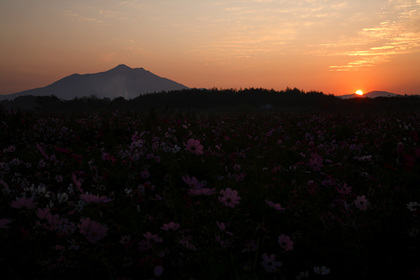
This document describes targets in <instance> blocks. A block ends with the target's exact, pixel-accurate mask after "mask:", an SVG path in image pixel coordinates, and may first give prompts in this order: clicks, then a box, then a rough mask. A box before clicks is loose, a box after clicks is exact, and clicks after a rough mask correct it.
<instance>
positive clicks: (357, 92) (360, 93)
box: [355, 89, 363, 95]
mask: <svg viewBox="0 0 420 280" xmlns="http://www.w3.org/2000/svg"><path fill="white" fill-rule="evenodd" d="M355 93H356V94H357V95H363V91H361V90H360V89H359V90H357V91H356V92H355Z"/></svg>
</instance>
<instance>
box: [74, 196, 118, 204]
mask: <svg viewBox="0 0 420 280" xmlns="http://www.w3.org/2000/svg"><path fill="white" fill-rule="evenodd" d="M80 199H81V200H83V201H84V202H88V203H89V202H93V203H105V202H110V201H112V199H110V198H108V197H106V196H96V195H93V194H81V195H80Z"/></svg>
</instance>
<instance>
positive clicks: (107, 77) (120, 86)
mask: <svg viewBox="0 0 420 280" xmlns="http://www.w3.org/2000/svg"><path fill="white" fill-rule="evenodd" d="M182 89H188V87H187V86H184V85H182V84H180V83H177V82H175V81H172V80H169V79H167V78H163V77H160V76H157V75H155V74H153V73H151V72H149V71H147V70H145V69H143V68H131V67H128V66H127V65H125V64H120V65H118V66H117V67H115V68H112V69H110V70H108V71H105V72H99V73H94V74H72V75H70V76H67V77H64V78H62V79H60V80H58V81H56V82H54V83H52V84H50V85H48V86H46V87H42V88H35V89H30V90H25V91H21V92H18V93H14V94H8V95H0V100H4V99H14V98H16V97H19V96H25V95H33V96H48V95H55V96H57V97H58V98H60V99H64V100H71V99H74V98H77V97H79V98H80V97H89V96H92V95H94V96H97V97H98V98H105V97H107V98H111V99H113V98H117V97H120V96H122V97H124V98H125V99H132V98H135V97H137V96H139V95H142V94H146V93H153V92H162V91H172V90H182Z"/></svg>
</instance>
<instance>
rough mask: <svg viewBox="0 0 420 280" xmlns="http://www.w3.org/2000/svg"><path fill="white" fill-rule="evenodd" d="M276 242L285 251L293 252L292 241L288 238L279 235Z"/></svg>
mask: <svg viewBox="0 0 420 280" xmlns="http://www.w3.org/2000/svg"><path fill="white" fill-rule="evenodd" d="M278 242H279V244H280V247H282V248H283V249H284V250H285V251H291V250H293V241H292V240H291V239H290V237H289V236H287V235H284V234H280V235H279V239H278Z"/></svg>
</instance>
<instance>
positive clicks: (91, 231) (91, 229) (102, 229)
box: [78, 218, 108, 244]
mask: <svg viewBox="0 0 420 280" xmlns="http://www.w3.org/2000/svg"><path fill="white" fill-rule="evenodd" d="M78 228H79V232H80V233H81V234H83V235H84V236H86V239H87V240H88V241H89V242H91V243H94V244H95V243H98V241H99V240H101V239H104V238H105V237H106V236H107V232H108V228H107V227H106V226H103V225H102V224H100V223H98V222H95V221H92V220H91V219H90V218H84V219H81V220H80V224H79V225H78Z"/></svg>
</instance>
